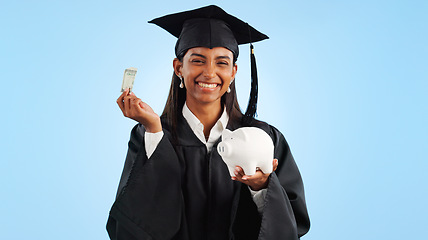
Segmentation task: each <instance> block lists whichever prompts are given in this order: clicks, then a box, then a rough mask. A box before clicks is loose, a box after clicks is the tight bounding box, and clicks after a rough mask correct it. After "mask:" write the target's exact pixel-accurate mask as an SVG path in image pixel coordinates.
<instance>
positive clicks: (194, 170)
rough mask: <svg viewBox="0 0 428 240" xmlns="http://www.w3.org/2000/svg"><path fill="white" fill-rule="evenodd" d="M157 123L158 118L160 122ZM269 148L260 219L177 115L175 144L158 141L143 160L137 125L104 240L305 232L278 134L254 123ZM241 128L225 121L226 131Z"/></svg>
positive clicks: (241, 187) (296, 176)
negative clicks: (270, 169) (270, 163)
mask: <svg viewBox="0 0 428 240" xmlns="http://www.w3.org/2000/svg"><path fill="white" fill-rule="evenodd" d="M162 120H164V119H162ZM253 125H254V126H255V127H259V128H261V129H263V130H265V131H266V132H267V133H268V134H269V135H270V136H271V138H272V140H273V142H274V146H275V153H274V156H275V158H277V159H278V162H279V165H278V169H277V170H276V171H275V172H274V173H272V174H271V175H270V177H269V184H268V187H267V192H266V197H265V206H264V209H263V213H262V215H260V214H259V213H258V211H257V207H256V205H255V203H254V202H253V200H252V197H251V195H250V192H249V190H248V187H247V186H246V185H245V184H242V183H240V182H238V181H233V180H231V178H230V175H229V172H228V169H227V167H226V165H225V163H224V162H223V160H222V159H221V157H220V156H219V154H218V152H217V150H216V146H217V144H218V142H219V141H220V139H219V140H218V141H217V143H216V144H215V145H214V146H213V150H212V151H211V152H210V153H209V152H208V151H207V149H206V146H205V145H204V144H203V143H202V142H201V141H199V139H198V138H197V137H196V136H195V135H194V133H193V131H192V130H191V129H190V127H189V125H188V124H187V122H186V120H185V119H184V118H183V117H182V116H181V118H180V119H179V121H178V126H177V131H176V133H177V140H176V141H174V139H173V138H172V136H171V132H170V130H169V128H168V126H167V124H166V123H165V121H162V126H163V127H164V129H163V131H164V137H163V138H162V140H161V141H160V143H159V145H158V146H157V148H156V150H155V151H154V153H153V154H152V156H151V157H150V158H149V159H148V158H147V155H146V151H145V147H144V146H145V145H144V132H145V130H144V127H143V126H142V125H140V124H137V125H136V126H135V127H134V128H133V130H132V132H131V139H130V141H129V144H128V145H129V149H128V154H127V157H126V161H125V166H124V170H123V173H122V177H121V180H120V183H119V189H118V192H117V196H116V201H115V202H114V204H113V206H112V208H111V210H110V215H109V218H108V222H107V231H108V234H109V236H110V238H111V239H115V240H116V239H117V240H124V239H126V240H134V239H156V240H158V239H180V240H188V239H192V240H203V239H216V240H219V239H245V240H250V239H260V240H276V239H286V240H295V239H299V238H300V236H302V235H304V234H305V233H306V232H307V231H308V230H309V217H308V214H307V210H306V203H305V197H304V190H303V183H302V180H301V176H300V173H299V170H298V168H297V166H296V163H295V162H294V159H293V156H292V155H291V153H290V149H289V146H288V144H287V142H286V140H285V138H284V137H283V135H282V134H281V133H280V132H279V131H278V130H277V129H276V128H275V127H273V126H270V125H268V124H266V123H263V122H259V121H257V122H254V124H253ZM239 127H242V125H240V124H239V123H237V122H231V121H229V123H228V126H227V128H228V129H230V130H235V129H237V128H239Z"/></svg>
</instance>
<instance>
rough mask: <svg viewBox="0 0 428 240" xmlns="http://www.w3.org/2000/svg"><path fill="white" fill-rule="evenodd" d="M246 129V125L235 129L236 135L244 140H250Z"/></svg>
mask: <svg viewBox="0 0 428 240" xmlns="http://www.w3.org/2000/svg"><path fill="white" fill-rule="evenodd" d="M245 129H246V128H245V127H244V128H240V129H237V130H235V137H236V138H239V139H242V140H243V141H248V140H249V139H248V134H247V131H246V130H245Z"/></svg>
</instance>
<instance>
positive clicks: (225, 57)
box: [190, 53, 230, 60]
mask: <svg viewBox="0 0 428 240" xmlns="http://www.w3.org/2000/svg"><path fill="white" fill-rule="evenodd" d="M190 56H197V57H201V58H204V59H207V57H205V56H204V55H202V54H198V53H192V54H190ZM216 59H229V60H230V57H228V56H218V57H216Z"/></svg>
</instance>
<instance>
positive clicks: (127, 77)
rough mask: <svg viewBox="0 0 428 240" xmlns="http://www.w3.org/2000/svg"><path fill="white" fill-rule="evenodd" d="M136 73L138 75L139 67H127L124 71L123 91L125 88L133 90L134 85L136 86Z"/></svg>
mask: <svg viewBox="0 0 428 240" xmlns="http://www.w3.org/2000/svg"><path fill="white" fill-rule="evenodd" d="M135 75H137V68H133V67H130V68H127V69H125V72H124V73H123V82H122V89H121V92H123V91H125V89H127V88H129V89H130V91H132V87H133V86H134V80H135Z"/></svg>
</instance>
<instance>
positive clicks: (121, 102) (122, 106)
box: [116, 90, 128, 113]
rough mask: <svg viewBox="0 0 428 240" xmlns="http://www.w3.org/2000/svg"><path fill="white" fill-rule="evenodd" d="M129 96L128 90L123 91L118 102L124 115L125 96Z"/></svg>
mask: <svg viewBox="0 0 428 240" xmlns="http://www.w3.org/2000/svg"><path fill="white" fill-rule="evenodd" d="M126 95H128V93H127V90H125V91H123V92H122V94H121V95H120V96H119V98H118V99H117V100H116V103H117V105H118V106H119V108H120V110H121V111H122V112H123V113H124V104H123V100H124V98H125V96H126Z"/></svg>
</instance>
